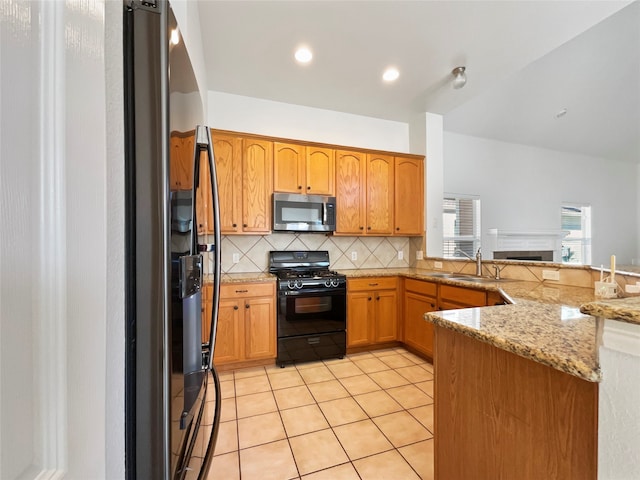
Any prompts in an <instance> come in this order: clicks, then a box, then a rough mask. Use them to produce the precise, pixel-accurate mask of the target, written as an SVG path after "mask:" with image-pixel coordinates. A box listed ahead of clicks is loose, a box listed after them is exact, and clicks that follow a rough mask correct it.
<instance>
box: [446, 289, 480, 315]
mask: <svg viewBox="0 0 640 480" xmlns="http://www.w3.org/2000/svg"><path fill="white" fill-rule="evenodd" d="M439 305H440V309H441V310H452V309H456V308H468V307H484V306H486V305H487V292H485V291H484V290H476V289H474V288H464V287H455V286H453V285H441V286H440V302H439Z"/></svg>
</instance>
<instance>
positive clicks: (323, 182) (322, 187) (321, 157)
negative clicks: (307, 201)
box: [306, 147, 336, 196]
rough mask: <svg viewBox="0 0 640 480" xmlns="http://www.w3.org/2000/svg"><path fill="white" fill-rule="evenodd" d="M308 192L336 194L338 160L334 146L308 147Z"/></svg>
mask: <svg viewBox="0 0 640 480" xmlns="http://www.w3.org/2000/svg"><path fill="white" fill-rule="evenodd" d="M306 171H307V178H306V180H307V184H306V188H307V193H310V194H313V195H330V196H334V195H335V192H336V188H335V178H336V172H335V171H336V162H335V157H334V151H333V149H332V148H321V147H307V158H306Z"/></svg>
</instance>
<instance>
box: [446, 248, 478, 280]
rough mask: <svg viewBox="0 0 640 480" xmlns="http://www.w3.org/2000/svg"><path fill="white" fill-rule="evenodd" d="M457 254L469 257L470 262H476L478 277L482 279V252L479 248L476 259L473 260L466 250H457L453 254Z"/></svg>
mask: <svg viewBox="0 0 640 480" xmlns="http://www.w3.org/2000/svg"><path fill="white" fill-rule="evenodd" d="M456 252H460V253H461V254H463V255H464V256H465V257H467V258H468V259H469V260H473V261H475V262H476V277H481V276H482V252H481V251H480V249H479V248H478V251H477V252H476V258H473V257H472V256H471V255H469V254H468V253H467V252H465V251H464V250H460V249H459V248H456V249H455V250H454V252H453V253H454V254H455V253H456Z"/></svg>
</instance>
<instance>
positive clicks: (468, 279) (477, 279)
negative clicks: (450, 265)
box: [449, 275, 515, 283]
mask: <svg viewBox="0 0 640 480" xmlns="http://www.w3.org/2000/svg"><path fill="white" fill-rule="evenodd" d="M449 278H450V279H451V280H459V281H462V282H472V283H496V282H497V283H500V282H513V281H515V280H514V279H513V278H498V279H496V278H490V277H475V276H471V275H469V276H464V277H463V276H453V277H449Z"/></svg>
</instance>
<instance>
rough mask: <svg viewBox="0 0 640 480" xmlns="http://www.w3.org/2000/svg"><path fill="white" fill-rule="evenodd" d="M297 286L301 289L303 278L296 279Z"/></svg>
mask: <svg viewBox="0 0 640 480" xmlns="http://www.w3.org/2000/svg"><path fill="white" fill-rule="evenodd" d="M296 288H297V289H298V290H300V289H301V288H302V280H296Z"/></svg>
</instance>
